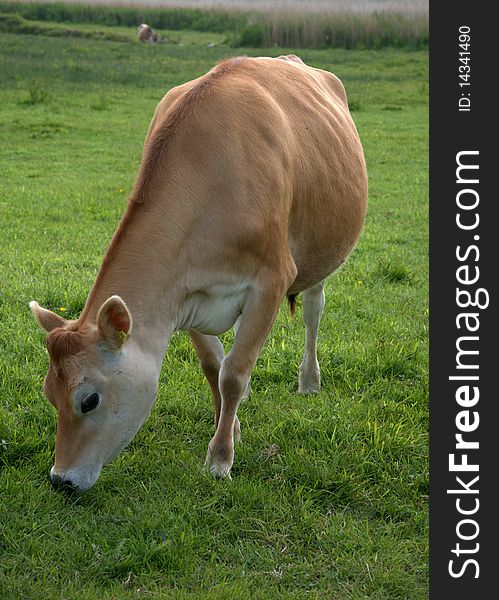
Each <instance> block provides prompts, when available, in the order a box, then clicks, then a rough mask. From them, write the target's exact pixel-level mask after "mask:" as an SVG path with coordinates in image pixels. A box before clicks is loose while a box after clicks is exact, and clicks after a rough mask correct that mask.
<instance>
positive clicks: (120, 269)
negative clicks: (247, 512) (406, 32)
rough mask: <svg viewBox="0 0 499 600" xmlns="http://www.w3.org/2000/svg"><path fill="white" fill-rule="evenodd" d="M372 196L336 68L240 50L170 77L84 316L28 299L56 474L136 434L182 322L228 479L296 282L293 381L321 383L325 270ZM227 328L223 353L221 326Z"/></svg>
mask: <svg viewBox="0 0 499 600" xmlns="http://www.w3.org/2000/svg"><path fill="white" fill-rule="evenodd" d="M366 207H367V173H366V165H365V161H364V154H363V151H362V146H361V143H360V140H359V136H358V134H357V130H356V128H355V125H354V123H353V121H352V118H351V116H350V113H349V111H348V103H347V97H346V94H345V90H344V88H343V85H342V84H341V82H340V80H339V79H338V78H337V77H335V76H334V75H333V74H332V73H329V72H327V71H322V70H321V69H315V68H313V67H309V66H307V65H305V64H304V63H303V62H302V61H301V60H300V59H298V58H297V57H295V56H288V57H281V58H278V59H276V58H247V57H240V58H233V59H229V60H226V61H225V62H222V63H221V64H219V65H217V66H216V67H214V68H213V69H212V70H211V71H209V73H207V74H206V75H203V76H202V77H199V78H198V79H195V80H194V81H189V82H188V83H185V84H183V85H180V86H178V87H175V88H173V89H171V90H170V91H169V92H168V93H167V94H166V96H165V97H164V98H163V100H161V102H160V103H159V105H158V107H157V109H156V112H155V114H154V117H153V119H152V122H151V125H150V127H149V132H148V134H147V138H146V141H145V145H144V154H143V159H142V164H141V167H140V171H139V175H138V178H137V181H136V184H135V189H134V191H133V192H132V195H131V198H130V200H129V204H128V209H127V211H126V212H125V214H124V216H123V218H122V220H121V223H120V224H119V226H118V229H117V230H116V233H115V234H114V237H113V239H112V241H111V243H110V245H109V248H108V250H107V253H106V255H105V257H104V261H103V263H102V266H101V268H100V270H99V273H98V275H97V278H96V280H95V283H94V285H93V288H92V290H91V292H90V294H89V296H88V298H87V302H86V304H85V307H84V309H83V312H82V314H81V316H80V317H79V318H78V319H77V320H68V321H67V320H65V319H63V318H62V317H61V316H59V315H57V314H55V313H53V312H51V311H50V310H47V309H44V308H42V307H41V306H39V305H38V304H37V303H36V302H31V305H30V306H31V310H32V311H33V314H34V315H35V317H36V320H37V321H38V323H39V324H40V325H41V327H42V328H43V329H44V330H45V331H46V332H47V334H48V335H47V349H48V353H49V357H50V363H49V371H48V374H47V377H46V378H45V386H44V389H45V394H46V396H47V397H48V399H49V400H50V402H51V403H52V404H53V405H54V407H55V408H56V409H57V413H58V424H57V440H56V450H55V465H54V467H53V468H52V471H51V478H52V482H53V484H54V485H56V486H66V487H69V488H73V489H77V490H80V491H81V490H86V489H88V488H90V487H91V486H92V485H93V484H94V483H95V481H96V480H97V478H98V476H99V473H100V472H101V469H102V466H103V465H105V464H106V463H109V462H110V461H111V460H113V458H115V457H116V456H117V455H118V454H119V453H120V452H121V450H123V448H124V447H125V446H126V445H127V444H128V443H129V442H130V441H131V440H132V438H133V436H134V435H135V433H136V432H137V430H138V429H139V428H140V426H141V425H142V424H143V423H144V421H145V419H146V418H147V416H148V415H149V413H150V411H151V409H152V407H153V404H154V402H155V400H156V396H157V391H158V380H159V374H160V371H161V364H162V361H163V358H164V355H165V352H166V349H167V346H168V341H169V339H170V338H171V336H172V334H173V333H174V332H175V331H178V330H183V331H187V332H188V334H189V335H190V337H191V339H192V343H193V345H194V348H195V350H196V353H197V355H198V357H199V361H200V363H201V367H202V369H203V371H204V374H205V375H206V378H207V380H208V383H209V384H210V387H211V390H212V393H213V400H214V404H215V425H216V433H215V435H214V437H213V438H212V440H211V442H210V443H209V446H208V453H207V457H206V468H207V469H208V470H209V471H210V472H211V473H212V474H213V475H215V476H219V477H229V476H230V470H231V467H232V462H233V459H234V442H235V441H237V440H238V439H239V437H240V429H239V420H238V418H237V408H238V405H239V403H240V401H241V398H242V396H243V395H244V394H245V391H246V389H247V386H248V383H249V378H250V374H251V370H252V369H253V367H254V365H255V361H256V359H257V357H258V355H259V353H260V350H261V348H262V346H263V344H264V342H265V340H266V338H267V335H268V334H269V332H270V329H271V327H272V324H273V323H274V320H275V318H276V315H277V312H278V310H279V306H280V304H281V301H282V300H283V298H285V297H286V296H287V297H288V298H289V301H290V304H291V306H293V305H294V301H295V298H296V295H297V294H299V293H302V294H303V320H304V321H305V326H306V341H305V355H304V357H303V361H302V363H301V366H300V374H299V386H298V391H299V392H300V393H305V394H307V393H312V392H317V391H319V386H320V376H319V365H318V363H317V332H318V328H319V323H320V319H321V315H322V311H323V309H324V290H323V286H324V279H325V277H327V276H328V275H329V274H330V273H332V272H333V271H335V270H336V269H338V267H340V265H342V264H343V263H344V262H345V260H346V259H347V257H348V255H349V254H350V252H351V251H352V249H353V247H354V246H355V244H356V242H357V239H358V237H359V234H360V231H361V229H362V225H363V222H364V216H365V212H366ZM89 237H90V239H91V237H92V236H91V232H89ZM234 325H235V329H236V335H235V338H234V343H233V345H232V348H231V350H230V352H229V353H228V354H227V356H225V353H224V348H223V346H222V343H221V342H220V340H219V338H218V337H217V336H218V335H219V334H221V333H224V332H225V331H227V330H228V329H229V328H231V327H233V326H234Z"/></svg>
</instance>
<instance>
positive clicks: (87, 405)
mask: <svg viewBox="0 0 499 600" xmlns="http://www.w3.org/2000/svg"><path fill="white" fill-rule="evenodd" d="M98 404H99V394H90V396H87V397H86V398H84V399H83V400H82V403H81V412H82V413H83V414H84V413H87V412H90V411H91V410H94V408H97V405H98Z"/></svg>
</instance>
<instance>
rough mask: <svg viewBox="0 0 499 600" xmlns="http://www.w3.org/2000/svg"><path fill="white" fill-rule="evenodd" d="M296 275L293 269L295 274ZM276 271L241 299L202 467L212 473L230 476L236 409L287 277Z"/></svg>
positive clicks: (285, 288)
mask: <svg viewBox="0 0 499 600" xmlns="http://www.w3.org/2000/svg"><path fill="white" fill-rule="evenodd" d="M294 276H296V271H295V273H294ZM294 276H293V277H292V278H291V277H290V278H285V277H284V276H282V275H281V276H280V278H279V275H278V274H276V275H275V276H274V277H273V278H270V281H269V283H268V284H267V285H268V287H264V285H265V284H264V285H262V286H261V287H259V289H256V288H255V289H253V290H252V291H251V292H250V294H249V296H248V297H247V298H246V300H245V302H244V307H243V311H242V314H241V322H240V324H239V328H238V331H237V334H236V337H235V339H234V344H233V346H232V348H231V350H230V352H229V354H228V355H227V356H226V357H225V358H224V360H223V361H222V365H221V367H220V375H219V386H220V393H221V396H222V407H221V411H220V420H219V422H218V427H217V431H216V433H215V435H214V436H213V438H212V440H211V442H210V443H209V445H208V453H207V455H206V462H205V466H206V468H207V469H209V470H210V473H211V474H212V475H215V476H217V477H230V469H231V467H232V463H233V462H234V439H233V430H234V422H235V419H236V418H237V417H236V412H237V408H238V406H239V403H240V401H241V398H242V396H243V394H244V392H245V390H246V388H247V386H248V382H249V379H250V375H251V371H252V369H253V367H254V365H255V362H256V359H257V357H258V355H259V353H260V350H261V348H262V346H263V344H264V342H265V340H266V338H267V335H268V333H269V331H270V329H271V327H272V325H273V323H274V320H275V318H276V315H277V312H278V310H279V305H280V303H281V300H282V298H283V296H284V294H285V292H286V290H287V289H288V288H289V284H290V280H291V281H293V279H294Z"/></svg>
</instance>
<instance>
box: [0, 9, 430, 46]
mask: <svg viewBox="0 0 499 600" xmlns="http://www.w3.org/2000/svg"><path fill="white" fill-rule="evenodd" d="M111 2H112V0H111ZM146 3H147V4H146ZM146 3H142V2H139V3H134V4H133V5H132V4H130V3H129V4H128V5H125V4H121V3H120V4H118V2H113V3H112V4H111V3H110V4H107V3H106V4H103V3H101V2H96V1H95V0H94V2H90V3H86V4H79V3H73V2H65V3H61V2H50V3H47V2H44V3H40V2H3V1H0V12H3V13H16V14H19V15H20V16H22V17H23V18H25V19H29V20H38V21H54V22H59V23H61V22H62V23H89V22H90V23H97V24H100V25H110V26H117V25H118V26H130V27H131V26H133V27H136V26H137V25H138V24H139V23H142V22H146V23H148V24H149V25H151V26H152V27H153V28H157V29H172V30H180V29H192V30H195V31H212V32H218V33H227V36H228V41H229V42H230V43H231V45H232V46H246V47H256V48H258V47H270V46H281V47H287V48H328V47H340V48H382V47H386V46H395V47H412V48H420V47H424V46H427V44H428V12H427V9H426V8H425V3H424V2H415V3H410V2H404V1H402V0H399V1H398V2H383V1H382V0H373V1H372V2H358V1H355V0H352V1H351V2H348V1H343V2H340V3H334V2H325V1H320V0H315V1H312V2H297V1H293V0H281V2H273V3H271V4H270V3H267V7H266V8H265V6H264V3H263V2H261V1H260V0H256V2H248V1H246V0H238V1H235V2H234V1H233V2H229V1H228V0H225V1H224V2H213V1H211V2H210V1H209V0H205V2H202V0H200V1H199V2H190V1H187V2H184V3H182V6H178V4H179V3H178V2H168V1H165V2H164V3H161V6H160V5H159V2H154V0H146ZM150 3H154V4H155V5H154V6H150V5H149V4H150Z"/></svg>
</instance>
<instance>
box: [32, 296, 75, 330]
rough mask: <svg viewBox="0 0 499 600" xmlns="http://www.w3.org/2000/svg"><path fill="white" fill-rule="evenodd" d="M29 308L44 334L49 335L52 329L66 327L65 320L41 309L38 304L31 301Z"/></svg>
mask: <svg viewBox="0 0 499 600" xmlns="http://www.w3.org/2000/svg"><path fill="white" fill-rule="evenodd" d="M29 307H30V309H31V312H32V313H33V315H34V317H35V319H36V321H37V323H38V325H40V327H41V328H42V329H43V330H44V331H45V332H46V333H49V332H50V331H52V329H55V328H56V327H64V325H66V319H63V318H62V317H61V316H59V315H56V314H55V313H54V312H52V311H51V310H47V309H46V308H42V307H41V306H40V305H39V304H38V302H35V301H34V300H32V301H31V302H30V303H29Z"/></svg>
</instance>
